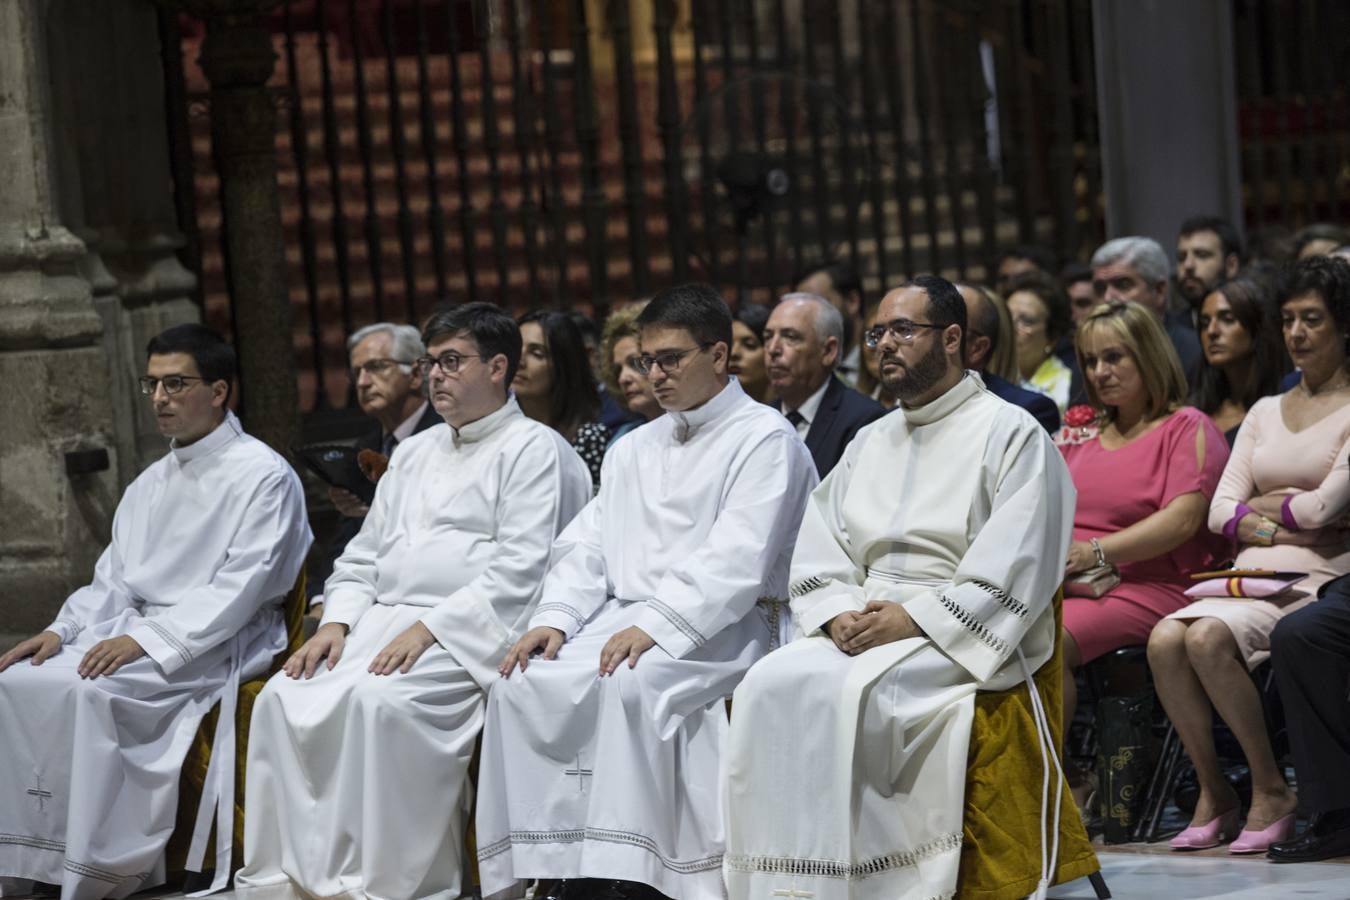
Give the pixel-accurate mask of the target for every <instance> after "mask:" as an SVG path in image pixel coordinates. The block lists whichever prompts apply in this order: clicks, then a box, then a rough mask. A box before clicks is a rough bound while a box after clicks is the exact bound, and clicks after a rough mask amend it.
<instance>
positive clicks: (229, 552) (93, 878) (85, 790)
mask: <svg viewBox="0 0 1350 900" xmlns="http://www.w3.org/2000/svg"><path fill="white" fill-rule="evenodd" d="M148 356H149V360H148V363H147V365H146V375H145V377H144V378H142V379H141V388H142V390H143V391H144V392H145V393H146V394H148V395H149V397H150V401H151V402H152V403H153V404H154V408H155V413H156V420H157V422H158V424H159V429H160V431H161V432H162V433H163V434H165V435H167V436H169V437H171V438H173V441H172V443H171V444H170V450H169V453H168V455H167V456H165V457H164V458H162V459H160V460H159V461H158V462H156V463H154V464H153V465H151V466H150V467H149V468H148V469H146V470H145V472H143V473H142V474H141V475H140V477H138V478H137V479H136V480H135V481H133V482H132V483H131V486H130V487H128V488H127V491H126V494H125V495H124V496H123V497H122V501H121V503H119V504H118V507H117V514H116V517H115V519H114V521H113V534H112V543H111V544H109V546H108V548H107V549H106V550H105V551H104V553H103V555H102V556H101V557H100V558H99V560H98V564H97V566H96V568H95V570H94V578H93V581H91V582H90V583H89V585H87V586H86V587H83V588H81V589H79V590H78V591H76V592H75V593H73V594H71V595H70V597H69V598H68V599H67V600H66V602H65V604H64V605H63V606H62V607H61V611H60V613H59V615H58V616H57V618H56V621H55V622H53V623H52V625H51V626H50V627H49V628H48V629H47V630H46V631H43V632H42V633H41V634H39V635H37V636H36V637H34V638H31V639H29V640H27V641H24V642H23V643H21V644H19V645H18V646H17V647H15V648H14V649H13V650H12V651H10V652H9V653H7V654H5V655H4V656H2V657H0V891H3V892H6V893H8V894H13V893H16V892H18V893H22V892H26V891H27V890H28V889H29V885H28V882H30V881H38V882H45V883H47V884H59V885H60V887H61V896H62V897H63V898H65V900H76V898H79V900H85V898H98V897H125V896H126V895H128V894H130V893H132V892H134V891H137V890H140V889H142V888H145V887H151V886H153V885H155V884H158V883H159V882H161V881H163V878H164V847H165V844H166V843H167V842H168V839H169V835H170V833H171V832H172V831H173V827H174V817H175V813H176V811H177V802H178V776H179V769H180V768H181V767H182V764H183V759H184V757H185V756H186V754H187V751H188V746H189V744H190V743H191V741H192V738H193V735H194V734H195V733H196V731H197V726H198V724H199V723H200V721H201V719H202V717H203V716H204V715H205V714H206V713H207V712H208V711H209V710H210V709H211V708H212V707H213V706H214V705H215V704H216V703H217V702H220V703H221V706H222V715H221V727H220V728H218V729H217V740H216V745H215V747H214V749H213V753H212V761H211V772H210V776H209V777H208V783H207V791H206V792H205V795H204V797H203V808H202V814H201V815H200V816H199V819H198V831H197V836H198V840H197V841H196V842H194V845H195V846H196V847H197V848H198V849H197V852H196V853H195V858H194V859H190V860H189V862H190V863H193V864H194V867H195V868H197V869H200V868H201V867H202V865H201V864H202V863H203V862H204V861H203V860H202V854H201V849H202V848H204V845H205V840H206V837H207V833H208V831H209V827H210V825H211V816H210V814H211V812H212V811H213V809H214V808H215V805H216V804H215V800H216V799H217V798H219V797H224V798H225V802H224V803H221V804H219V806H220V808H221V811H222V813H223V814H222V815H220V816H218V820H222V819H223V821H224V822H226V823H232V822H233V815H234V803H233V798H234V789H233V773H234V729H233V724H234V714H233V706H234V702H235V696H236V695H237V693H238V686H239V683H240V681H243V680H247V679H249V678H256V677H258V676H259V675H261V674H263V673H264V672H266V671H267V669H268V667H269V666H270V665H271V663H272V659H273V657H274V656H275V655H276V654H277V653H279V652H280V651H281V650H284V649H285V646H286V627H285V622H284V620H283V616H282V605H283V602H284V600H285V598H286V595H287V594H288V592H289V591H290V590H291V588H292V586H293V584H294V582H295V579H296V576H297V575H298V573H299V571H300V567H301V566H302V565H303V563H304V559H305V553H306V551H307V550H308V549H309V545H310V540H311V535H310V530H309V525H308V523H307V522H306V519H305V500H304V493H303V490H302V489H301V486H300V480H299V479H298V478H297V477H296V475H295V472H294V471H293V470H292V469H291V467H290V465H289V464H288V463H287V462H286V460H285V459H283V458H282V457H281V456H279V455H278V454H276V453H275V452H273V451H272V450H271V449H270V448H268V447H267V446H266V445H265V444H263V443H262V442H260V441H257V440H255V439H253V438H252V437H250V436H248V435H247V434H245V433H244V431H243V429H242V428H241V427H240V424H239V420H238V419H236V418H235V417H234V414H233V413H231V412H229V411H228V410H227V409H226V406H225V404H226V401H227V399H228V396H229V391H230V383H231V380H232V378H233V376H234V352H233V351H232V350H231V349H230V347H229V345H227V344H226V343H225V342H224V341H222V340H221V339H220V338H219V337H217V336H216V335H215V334H213V333H211V332H210V331H209V330H207V329H205V328H203V327H201V326H199V325H180V326H176V327H174V328H170V329H168V330H167V331H165V332H164V333H162V334H160V335H159V336H158V337H156V338H154V339H152V340H151V341H150V345H149V348H148ZM221 833H222V834H224V835H225V840H223V841H221V842H220V843H221V844H222V845H223V859H224V860H227V861H228V859H229V855H230V847H229V845H230V841H229V836H230V835H231V834H232V833H233V828H232V827H231V825H229V824H227V825H226V827H225V828H224V829H223V831H222V832H221ZM221 858H222V855H221V854H218V856H217V866H218V868H220V869H222V870H224V871H220V872H219V873H218V874H220V875H221V877H222V883H223V877H224V875H225V874H227V870H228V864H226V865H224V866H220V863H219V860H220V859H221ZM207 867H208V868H209V865H208V866H207Z"/></svg>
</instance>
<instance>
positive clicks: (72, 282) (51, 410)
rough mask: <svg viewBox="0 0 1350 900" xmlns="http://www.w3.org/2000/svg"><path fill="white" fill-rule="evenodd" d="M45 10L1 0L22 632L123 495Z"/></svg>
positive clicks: (96, 545)
mask: <svg viewBox="0 0 1350 900" xmlns="http://www.w3.org/2000/svg"><path fill="white" fill-rule="evenodd" d="M48 13H49V5H48V3H47V2H46V0H0V97H3V98H4V103H3V105H0V172H4V173H5V189H4V190H3V191H0V383H3V384H4V385H5V390H3V391H0V422H3V427H0V510H3V516H2V517H0V620H2V621H3V622H4V626H3V627H4V628H5V630H7V631H10V630H12V631H20V632H25V633H31V632H33V631H35V630H36V629H38V628H41V627H43V626H45V625H47V624H48V623H50V621H51V619H52V617H53V615H54V614H55V612H56V609H57V608H58V607H59V605H60V603H61V602H62V600H64V598H65V596H66V595H67V593H68V592H69V591H70V590H71V589H73V588H74V587H76V586H78V585H79V584H81V583H84V582H85V581H87V579H88V577H89V573H90V571H92V568H93V564H94V561H95V559H96V558H97V555H98V553H99V551H100V550H101V548H102V546H103V545H104V544H105V543H106V541H107V536H108V532H109V529H110V514H111V510H112V504H113V502H114V501H115V498H116V496H117V481H116V475H115V472H116V448H115V445H114V440H113V425H112V412H111V399H110V387H109V380H108V356H107V354H106V352H105V351H104V349H103V346H102V343H101V341H102V336H103V325H102V321H101V319H100V318H99V315H98V313H97V311H96V310H95V309H94V303H93V296H92V291H91V288H90V283H89V280H88V279H87V278H86V277H85V276H84V274H82V263H83V262H84V260H85V257H86V253H85V247H84V244H83V243H82V242H81V241H80V240H79V238H78V237H76V236H75V235H73V234H71V232H70V231H68V230H67V229H66V228H65V227H63V225H62V223H61V220H60V216H59V214H58V210H59V208H60V201H59V197H58V190H57V184H58V182H57V180H56V174H57V173H56V168H55V160H54V153H53V143H54V137H53V132H52V125H51V118H50V110H51V102H50V95H49V88H48V86H49V84H50V71H49V66H48V59H47V55H46V44H45V40H44V35H45V33H46V28H47V16H48ZM66 139H68V136H65V135H63V136H62V140H66Z"/></svg>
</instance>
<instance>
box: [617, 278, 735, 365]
mask: <svg viewBox="0 0 1350 900" xmlns="http://www.w3.org/2000/svg"><path fill="white" fill-rule="evenodd" d="M637 323H638V327H639V328H649V327H653V326H655V327H660V328H683V329H684V330H686V331H688V332H689V333H690V334H691V335H693V336H694V340H696V341H698V342H699V343H700V344H715V343H718V342H719V341H720V342H721V343H723V344H726V345H727V349H728V350H730V349H731V310H730V309H728V308H727V303H726V301H725V300H723V299H722V295H721V294H719V293H717V289H716V288H714V287H713V286H712V285H710V284H702V283H700V282H692V283H690V284H681V285H677V286H675V287H673V288H666V289H665V290H664V291H661V292H660V293H659V294H657V295H656V296H655V297H653V298H652V299H651V302H650V303H648V304H647V306H646V307H645V308H644V309H643V310H642V314H641V315H639V316H638V319H637Z"/></svg>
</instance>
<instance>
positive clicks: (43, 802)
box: [28, 775, 52, 812]
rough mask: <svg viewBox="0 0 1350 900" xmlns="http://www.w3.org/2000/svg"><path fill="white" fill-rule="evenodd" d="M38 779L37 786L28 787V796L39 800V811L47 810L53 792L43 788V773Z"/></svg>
mask: <svg viewBox="0 0 1350 900" xmlns="http://www.w3.org/2000/svg"><path fill="white" fill-rule="evenodd" d="M36 780H37V786H36V787H31V788H29V789H28V796H30V797H32V798H33V799H34V800H36V801H37V805H38V812H46V811H47V801H48V800H50V799H52V792H51V791H47V790H43V788H42V776H41V775H38V776H37V778H36Z"/></svg>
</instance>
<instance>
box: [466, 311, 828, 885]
mask: <svg viewBox="0 0 1350 900" xmlns="http://www.w3.org/2000/svg"><path fill="white" fill-rule="evenodd" d="M637 324H638V327H639V328H640V330H641V338H640V343H641V348H642V356H641V357H640V358H639V364H640V366H641V367H642V368H643V369H644V370H645V371H646V372H647V373H649V377H650V379H651V383H652V386H653V388H654V390H655V393H656V398H657V400H658V402H659V403H660V404H661V407H662V408H663V409H665V410H666V413H667V414H666V415H664V416H662V417H661V418H659V419H655V420H653V421H651V422H649V423H648V424H646V425H644V426H643V427H642V428H639V429H638V430H637V431H634V432H633V433H632V434H631V435H629V436H628V437H627V438H625V439H624V440H623V441H620V442H619V443H617V444H615V445H614V447H613V448H612V449H611V451H610V453H609V455H608V456H606V457H605V467H604V476H603V477H602V478H601V480H600V493H599V495H598V496H597V497H596V498H595V500H593V501H592V502H591V503H590V504H589V505H588V506H587V507H586V509H585V510H583V511H582V513H581V515H579V516H578V517H577V519H576V521H574V522H573V523H572V524H571V525H570V526H569V527H568V528H567V530H566V531H565V532H563V534H562V536H561V537H560V538H559V539H558V541H557V543H556V544H555V546H554V563H553V565H552V567H551V568H550V570H549V573H548V576H547V578H546V580H545V582H544V588H543V594H542V597H541V600H540V604H539V608H538V610H536V612H535V614H534V617H533V618H532V619H531V620H530V626H531V627H530V630H529V632H527V633H526V635H525V636H524V637H523V638H522V639H521V640H520V642H519V643H518V644H516V646H515V648H514V649H513V650H512V651H511V652H510V654H509V655H507V656H506V657H505V659H504V661H503V662H502V667H501V670H502V674H503V676H504V677H503V679H502V680H501V681H499V682H498V683H497V685H496V686H494V687H493V689H492V694H491V697H490V700H489V703H488V718H487V724H486V726H485V727H484V731H483V756H482V769H481V770H480V773H479V781H478V788H479V792H478V813H477V837H478V858H479V873H480V875H481V878H482V886H483V895H484V896H488V895H490V894H493V893H496V892H499V891H506V890H508V889H509V888H511V887H512V886H513V884H514V882H516V881H517V880H518V879H526V878H561V879H565V880H564V882H563V884H562V886H561V888H560V889H558V890H557V891H556V892H555V896H562V897H569V898H586V900H591V898H601V897H650V896H653V895H655V896H659V895H661V894H664V895H666V896H669V897H680V898H684V900H702V898H720V897H722V896H723V891H722V875H721V867H722V844H723V841H722V800H721V789H720V782H719V772H720V767H721V761H722V751H723V747H724V745H725V741H726V735H727V712H726V707H725V704H724V702H723V701H724V700H725V699H726V698H727V697H728V696H729V695H730V694H731V692H732V690H733V689H734V688H735V686H736V684H737V682H738V681H739V680H740V679H741V676H742V675H744V673H745V671H746V669H748V668H749V667H750V665H751V664H752V663H754V661H755V660H756V659H759V658H760V657H761V656H762V655H763V654H765V653H766V652H768V650H769V649H770V648H771V647H772V646H773V645H774V644H775V643H777V641H778V639H779V634H780V632H781V627H782V625H783V624H785V619H784V618H783V617H784V615H785V613H786V610H785V609H780V603H779V601H781V600H783V599H784V598H785V595H786V589H787V574H788V570H787V566H788V561H789V559H790V557H791V553H792V542H793V539H794V537H795V536H796V533H797V529H798V527H799V525H800V522H801V515H802V509H803V506H804V504H805V502H806V497H807V494H808V493H809V492H810V490H811V488H812V487H814V486H815V484H816V473H815V468H814V466H813V465H812V462H811V457H810V454H809V453H808V452H807V450H806V448H805V447H804V446H803V445H802V442H801V440H800V439H799V438H798V437H797V434H796V432H795V431H794V430H793V429H792V426H790V425H789V424H788V423H787V421H786V420H785V419H784V418H783V417H782V416H781V415H780V414H779V413H778V412H777V411H776V410H774V409H772V408H771V407H768V406H764V405H763V404H760V403H757V402H756V401H755V400H753V399H751V398H750V397H749V396H747V395H746V394H745V392H744V391H742V390H741V387H740V385H739V384H738V383H737V382H736V381H735V380H732V379H729V378H728V376H727V368H726V367H727V357H728V351H729V348H730V346H731V315H730V312H729V311H728V310H727V307H726V304H725V303H724V302H723V301H722V299H721V297H719V296H718V295H717V292H716V291H714V290H713V289H712V288H710V287H708V286H707V285H698V284H693V285H683V286H680V287H675V288H671V289H670V290H667V291H664V292H662V293H660V294H658V295H657V296H656V297H655V298H653V299H652V300H651V302H650V303H648V304H647V306H646V308H645V309H644V310H643V311H642V314H641V315H640V316H639V317H638V320H637ZM535 654H541V656H540V657H539V658H532V657H534V656H535ZM517 668H518V669H519V671H516V670H517ZM600 879H604V880H605V882H601V881H600Z"/></svg>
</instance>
